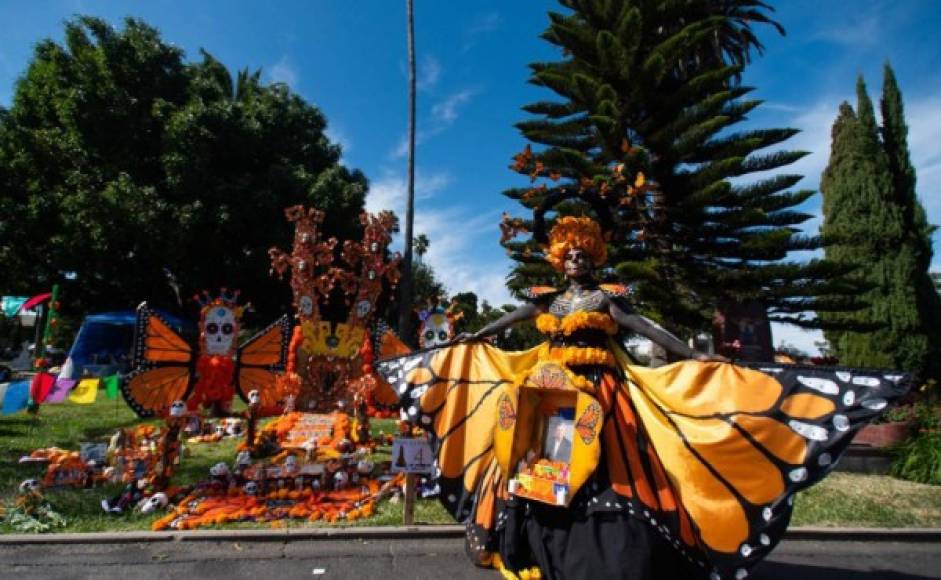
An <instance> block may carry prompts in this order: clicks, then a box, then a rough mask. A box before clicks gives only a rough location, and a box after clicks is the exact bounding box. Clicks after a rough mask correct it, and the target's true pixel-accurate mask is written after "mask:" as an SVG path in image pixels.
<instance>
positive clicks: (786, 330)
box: [771, 322, 824, 356]
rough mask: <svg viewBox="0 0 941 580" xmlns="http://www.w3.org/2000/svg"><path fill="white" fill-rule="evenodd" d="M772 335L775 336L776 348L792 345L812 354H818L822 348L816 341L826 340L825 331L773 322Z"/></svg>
mask: <svg viewBox="0 0 941 580" xmlns="http://www.w3.org/2000/svg"><path fill="white" fill-rule="evenodd" d="M771 336H772V337H774V348H780V347H781V346H783V345H785V344H786V345H790V346H793V347H795V348H797V349H798V350H801V351H803V352H806V353H807V354H809V355H811V356H818V355H819V354H820V349H818V348H817V345H816V344H814V343H816V342H821V341H823V340H824V337H823V332H821V331H819V330H811V329H807V328H801V327H799V326H794V325H793V324H779V323H777V322H772V323H771Z"/></svg>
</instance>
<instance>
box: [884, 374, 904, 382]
mask: <svg viewBox="0 0 941 580" xmlns="http://www.w3.org/2000/svg"><path fill="white" fill-rule="evenodd" d="M904 376H905V375H882V378H883V379H885V380H887V381H892V382H893V383H895V384H898V382H899V381H901V380H902V377H904Z"/></svg>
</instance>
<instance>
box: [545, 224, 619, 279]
mask: <svg viewBox="0 0 941 580" xmlns="http://www.w3.org/2000/svg"><path fill="white" fill-rule="evenodd" d="M572 248H578V249H580V250H582V251H583V252H585V253H586V254H588V256H589V257H590V258H591V261H592V263H593V264H594V265H595V266H601V265H603V264H604V263H605V262H606V261H607V259H608V249H607V245H606V244H605V241H604V236H603V235H602V233H601V225H600V224H599V223H598V222H596V221H595V220H593V219H591V218H589V217H572V216H565V217H562V218H559V219H557V220H556V222H555V225H554V226H552V229H551V230H550V231H549V244H548V245H547V247H546V261H548V262H549V263H550V264H552V267H553V268H555V269H556V270H559V271H561V270H562V268H563V264H564V263H565V255H566V254H567V253H568V252H569V250H571V249H572Z"/></svg>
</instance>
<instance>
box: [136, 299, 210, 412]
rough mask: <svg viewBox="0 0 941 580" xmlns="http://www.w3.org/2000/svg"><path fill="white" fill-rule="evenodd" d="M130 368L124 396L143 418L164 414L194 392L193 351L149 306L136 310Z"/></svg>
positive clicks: (144, 303)
mask: <svg viewBox="0 0 941 580" xmlns="http://www.w3.org/2000/svg"><path fill="white" fill-rule="evenodd" d="M131 364H132V370H131V373H130V374H129V375H128V377H127V380H125V381H122V383H121V393H122V395H123V396H124V400H125V401H127V404H128V405H129V406H130V407H131V408H132V409H134V412H135V413H137V415H138V416H140V417H152V416H154V415H155V414H163V413H165V412H166V411H167V410H168V409H169V408H170V405H171V404H172V403H173V402H174V401H177V400H186V398H187V397H188V396H189V395H190V392H191V391H192V389H193V383H194V377H195V356H194V352H193V347H192V346H191V345H190V344H189V343H188V342H186V340H184V339H183V338H182V337H181V336H180V335H179V334H177V333H176V331H174V330H173V328H172V327H171V326H170V324H168V323H167V322H166V321H165V320H163V319H162V318H161V317H160V315H159V314H157V313H156V312H154V311H153V310H151V309H150V308H149V307H148V306H147V303H146V302H142V303H141V305H140V306H138V307H137V322H136V326H135V328H134V352H133V357H132V361H131Z"/></svg>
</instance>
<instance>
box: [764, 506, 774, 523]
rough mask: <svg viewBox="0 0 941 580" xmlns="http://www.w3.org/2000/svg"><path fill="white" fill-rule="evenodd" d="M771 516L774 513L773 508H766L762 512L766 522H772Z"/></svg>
mask: <svg viewBox="0 0 941 580" xmlns="http://www.w3.org/2000/svg"><path fill="white" fill-rule="evenodd" d="M771 516H772V512H771V508H770V507H766V508H765V509H763V510H761V517H762V519H764V520H765V521H766V522H770V521H771Z"/></svg>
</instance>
